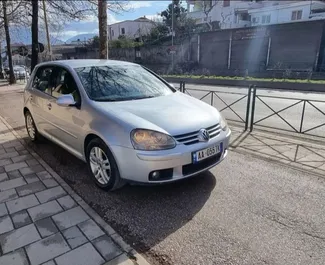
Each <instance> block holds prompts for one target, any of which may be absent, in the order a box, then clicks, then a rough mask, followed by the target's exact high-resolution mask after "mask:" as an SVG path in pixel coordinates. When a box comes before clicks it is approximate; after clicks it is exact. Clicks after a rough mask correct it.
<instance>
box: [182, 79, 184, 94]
mask: <svg viewBox="0 0 325 265" xmlns="http://www.w3.org/2000/svg"><path fill="white" fill-rule="evenodd" d="M182 92H183V93H185V81H183V91H182Z"/></svg>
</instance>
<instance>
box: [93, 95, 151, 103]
mask: <svg viewBox="0 0 325 265" xmlns="http://www.w3.org/2000/svg"><path fill="white" fill-rule="evenodd" d="M154 97H155V96H143V97H128V98H98V99H94V100H95V101H99V102H117V101H128V100H138V99H146V98H154Z"/></svg>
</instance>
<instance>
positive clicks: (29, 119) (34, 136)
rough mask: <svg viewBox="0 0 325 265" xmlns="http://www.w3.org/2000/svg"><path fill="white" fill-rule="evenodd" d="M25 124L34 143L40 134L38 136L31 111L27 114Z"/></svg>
mask: <svg viewBox="0 0 325 265" xmlns="http://www.w3.org/2000/svg"><path fill="white" fill-rule="evenodd" d="M25 124H26V130H27V134H28V136H29V139H30V140H31V141H32V142H35V141H37V140H38V138H39V134H38V131H37V128H36V125H35V122H34V119H33V117H32V114H31V113H30V112H29V111H26V112H25Z"/></svg>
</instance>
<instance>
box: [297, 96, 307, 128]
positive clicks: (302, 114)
mask: <svg viewBox="0 0 325 265" xmlns="http://www.w3.org/2000/svg"><path fill="white" fill-rule="evenodd" d="M305 109H306V100H304V107H303V109H302V113H301V121H300V130H299V132H300V133H301V132H302V126H303V123H304V117H305Z"/></svg>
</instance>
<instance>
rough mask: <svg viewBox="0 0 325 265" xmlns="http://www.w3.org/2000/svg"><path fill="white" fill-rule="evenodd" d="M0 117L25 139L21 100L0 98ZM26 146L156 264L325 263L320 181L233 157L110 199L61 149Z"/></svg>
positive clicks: (324, 184)
mask: <svg viewBox="0 0 325 265" xmlns="http://www.w3.org/2000/svg"><path fill="white" fill-rule="evenodd" d="M0 115H1V116H3V117H5V119H6V120H7V121H8V122H9V123H10V124H11V125H12V126H13V127H15V128H16V130H17V131H19V133H20V134H21V135H24V136H26V133H25V130H24V120H23V116H22V93H20V92H17V91H16V92H9V93H2V94H1V92H0ZM30 146H31V148H33V149H34V150H35V151H36V152H37V153H38V154H39V155H40V156H41V157H42V158H43V159H44V160H45V161H46V162H47V163H48V164H49V165H50V166H51V167H52V168H53V169H54V170H55V171H56V172H57V173H58V174H59V175H61V176H62V177H63V178H64V179H65V181H67V183H69V184H70V185H71V187H72V188H73V189H74V190H75V191H76V192H77V193H78V194H79V195H81V196H82V197H83V198H84V199H85V200H86V201H87V202H88V203H89V204H90V205H91V206H92V207H93V208H94V209H96V211H97V212H98V213H99V214H100V215H101V216H102V217H103V218H104V219H105V220H106V221H108V223H109V224H111V225H112V226H113V227H114V228H115V229H116V230H117V232H118V233H120V234H121V235H122V236H123V237H124V239H126V241H127V242H128V243H129V244H131V245H132V246H133V247H135V248H136V249H137V250H138V251H140V252H142V253H144V254H145V255H146V256H147V258H148V260H149V261H150V262H151V263H152V264H153V265H171V264H173V265H174V264H175V265H188V264H196V265H201V264H202V265H212V264H213V265H216V264H217V265H219V264H220V265H230V264H231V265H255V264H258V265H259V264H261V265H265V264H269V265H283V264H286V265H306V264H308V265H323V264H324V263H325V251H324V249H325V215H324V212H325V181H324V179H323V178H321V177H317V176H313V175H310V174H309V173H305V172H300V171H296V170H293V169H289V168H286V167H285V166H280V165H278V164H272V163H270V162H266V161H264V160H260V159H258V158H254V157H252V156H250V155H248V154H240V153H236V152H232V151H231V152H230V153H229V157H228V158H227V159H226V160H225V161H224V162H223V163H221V164H220V165H219V166H218V167H215V168H213V169H212V170H211V171H210V172H209V173H206V174H201V175H200V176H198V177H196V178H192V179H188V180H186V181H182V182H178V183H175V184H172V185H168V186H158V187H139V186H127V187H125V188H123V189H121V190H118V191H116V192H113V193H108V192H103V191H101V190H99V189H98V188H96V187H95V185H94V184H93V182H92V181H91V179H90V178H89V176H88V174H87V170H86V166H85V165H84V164H83V163H82V162H81V161H79V160H78V159H76V158H74V157H73V156H72V155H70V154H69V153H67V152H66V151H64V150H62V149H61V148H60V147H58V146H56V145H54V144H52V143H50V142H48V141H43V142H42V143H40V144H37V145H35V144H32V143H30Z"/></svg>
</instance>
